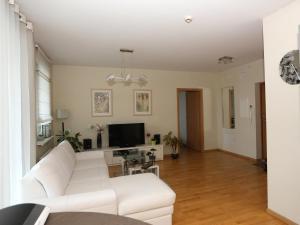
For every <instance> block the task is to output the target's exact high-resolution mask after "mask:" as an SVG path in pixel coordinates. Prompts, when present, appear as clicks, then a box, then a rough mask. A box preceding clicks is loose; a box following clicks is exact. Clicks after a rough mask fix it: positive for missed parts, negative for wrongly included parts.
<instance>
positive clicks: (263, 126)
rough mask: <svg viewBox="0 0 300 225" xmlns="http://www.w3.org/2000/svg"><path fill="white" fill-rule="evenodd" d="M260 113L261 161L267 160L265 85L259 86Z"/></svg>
mask: <svg viewBox="0 0 300 225" xmlns="http://www.w3.org/2000/svg"><path fill="white" fill-rule="evenodd" d="M260 109H261V110H260V111H261V116H260V117H261V144H262V159H263V160H267V120H266V88H265V83H261V84H260Z"/></svg>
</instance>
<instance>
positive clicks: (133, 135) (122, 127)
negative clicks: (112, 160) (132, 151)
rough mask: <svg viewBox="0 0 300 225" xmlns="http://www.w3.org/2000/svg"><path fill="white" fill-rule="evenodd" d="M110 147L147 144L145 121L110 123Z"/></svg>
mask: <svg viewBox="0 0 300 225" xmlns="http://www.w3.org/2000/svg"><path fill="white" fill-rule="evenodd" d="M108 135H109V147H120V148H124V147H134V146H137V145H144V144H145V125H144V123H128V124H110V125H108Z"/></svg>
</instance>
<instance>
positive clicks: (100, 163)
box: [74, 158, 107, 170]
mask: <svg viewBox="0 0 300 225" xmlns="http://www.w3.org/2000/svg"><path fill="white" fill-rule="evenodd" d="M96 167H102V168H103V167H105V168H106V167H107V164H106V162H105V159H103V158H96V159H85V160H77V161H76V165H75V169H74V170H84V169H91V168H96Z"/></svg>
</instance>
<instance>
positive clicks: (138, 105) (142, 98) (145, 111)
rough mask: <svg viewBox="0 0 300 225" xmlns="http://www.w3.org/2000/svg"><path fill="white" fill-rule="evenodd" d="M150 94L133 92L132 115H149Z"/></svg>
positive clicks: (144, 91) (146, 91) (150, 109)
mask: <svg viewBox="0 0 300 225" xmlns="http://www.w3.org/2000/svg"><path fill="white" fill-rule="evenodd" d="M151 113H152V93H151V91H150V90H134V115H151Z"/></svg>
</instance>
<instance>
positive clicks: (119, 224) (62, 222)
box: [45, 212, 149, 225]
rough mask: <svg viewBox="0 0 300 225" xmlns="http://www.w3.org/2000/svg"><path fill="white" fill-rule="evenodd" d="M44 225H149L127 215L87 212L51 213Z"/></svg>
mask: <svg viewBox="0 0 300 225" xmlns="http://www.w3.org/2000/svg"><path fill="white" fill-rule="evenodd" d="M45 225H149V224H148V223H145V222H142V221H138V220H134V219H131V218H128V217H123V216H117V215H111V214H103V213H89V212H65V213H51V214H50V215H49V217H48V219H47V221H46V224H45Z"/></svg>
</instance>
